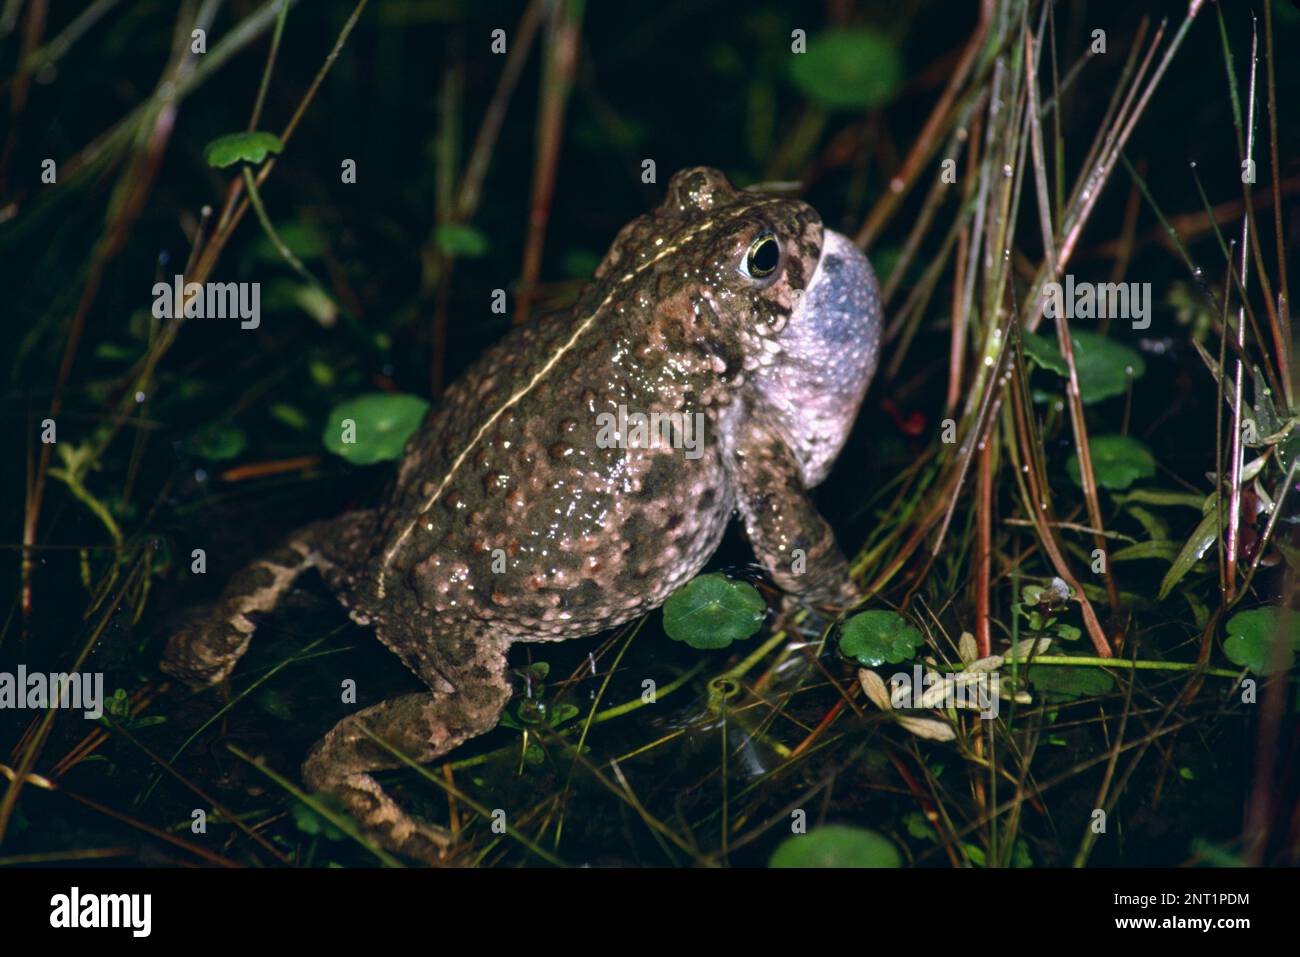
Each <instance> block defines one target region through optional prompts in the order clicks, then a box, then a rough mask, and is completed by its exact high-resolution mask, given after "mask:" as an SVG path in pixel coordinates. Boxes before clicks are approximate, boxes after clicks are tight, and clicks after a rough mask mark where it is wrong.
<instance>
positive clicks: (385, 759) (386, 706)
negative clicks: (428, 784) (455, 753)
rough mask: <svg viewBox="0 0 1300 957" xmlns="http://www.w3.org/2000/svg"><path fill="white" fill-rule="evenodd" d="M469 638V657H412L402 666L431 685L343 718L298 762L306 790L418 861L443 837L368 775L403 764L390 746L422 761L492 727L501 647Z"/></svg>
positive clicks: (432, 857)
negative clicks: (328, 798)
mask: <svg viewBox="0 0 1300 957" xmlns="http://www.w3.org/2000/svg"><path fill="white" fill-rule="evenodd" d="M472 642H473V643H472V645H468V647H472V648H473V649H474V653H473V656H472V661H461V662H459V663H457V664H449V663H448V662H447V660H446V658H445V656H441V655H439V656H437V659H436V661H435V659H434V658H432V657H431V658H430V659H428V660H427V661H426V660H421V656H419V655H416V656H413V659H412V660H409V661H408V663H409V664H411V665H412V667H414V668H415V669H416V670H417V672H419V673H420V674H421V677H422V678H423V679H424V680H425V681H426V682H427V683H428V684H429V685H430V687H431V688H432V689H433V690H431V691H429V692H427V693H417V694H407V695H402V696H400V697H397V698H390V699H389V700H387V701H382V702H380V703H379V704H377V705H373V706H371V707H369V708H365V709H364V710H362V711H358V712H357V713H356V714H354V715H350V716H349V717H347V718H344V719H343V720H342V721H340V722H339V723H338V724H336V725H335V726H334V727H333V728H331V729H330V730H329V731H328V732H327V733H326V734H325V737H323V738H321V740H320V741H319V742H317V744H316V745H315V746H314V747H313V748H312V750H311V753H310V754H309V755H308V756H307V760H306V761H305V762H304V764H303V766H302V775H303V780H304V781H305V782H306V784H307V786H308V788H310V789H311V790H313V791H319V792H322V793H324V794H328V795H331V796H332V797H335V798H337V799H338V800H340V801H341V802H342V803H343V806H344V807H345V808H346V810H347V812H348V813H349V814H350V815H352V817H353V818H354V819H355V820H356V821H357V823H358V824H360V825H361V828H362V830H363V831H364V832H365V833H366V834H367V836H369V837H370V838H371V839H373V840H375V841H376V842H377V843H379V844H380V845H381V846H383V847H384V848H386V849H387V850H390V851H393V852H395V853H397V854H401V855H403V856H406V857H412V858H416V859H418V860H421V861H424V862H425V863H431V864H432V863H438V862H439V861H440V860H441V858H442V855H443V852H444V851H445V850H446V847H447V845H448V843H449V842H450V838H449V835H448V834H447V833H446V832H445V831H444V830H443V829H442V828H439V827H436V826H434V825H431V824H428V823H426V822H424V821H421V820H419V819H417V818H415V817H412V816H411V815H409V814H407V813H406V812H405V811H403V810H402V809H401V808H400V807H399V806H398V805H397V804H396V802H394V801H393V799H392V798H391V797H389V795H388V794H386V793H385V792H384V789H383V788H382V787H380V785H379V782H378V781H376V780H375V778H374V776H373V772H375V771H381V770H386V769H389V768H398V767H403V766H404V765H405V764H406V762H405V761H403V760H402V759H401V758H400V757H398V756H397V754H395V753H394V752H395V751H396V752H398V753H400V754H401V755H404V756H405V757H406V758H408V759H409V760H411V761H414V762H415V763H417V764H426V763H428V762H430V761H433V760H435V759H436V758H439V757H441V756H442V755H444V754H446V753H447V752H448V751H450V750H452V749H453V748H455V747H456V746H457V745H459V744H461V743H462V742H465V741H468V740H469V739H470V738H473V737H475V736H476V735H479V734H482V733H484V732H485V731H490V730H491V729H492V728H493V727H495V726H496V723H497V720H498V719H499V718H500V716H501V710H502V709H503V708H504V707H505V705H506V702H507V701H509V700H510V682H509V680H508V678H507V676H506V650H507V649H508V647H509V645H508V642H505V641H503V640H501V639H500V638H498V637H495V636H492V635H490V634H487V633H486V632H485V633H483V634H479V635H475V636H474V637H473V639H472ZM466 646H467V645H466V644H464V641H463V640H462V642H461V647H466ZM381 742H382V743H381Z"/></svg>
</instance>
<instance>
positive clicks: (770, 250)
mask: <svg viewBox="0 0 1300 957" xmlns="http://www.w3.org/2000/svg"><path fill="white" fill-rule="evenodd" d="M780 261H781V244H780V243H778V242H777V241H776V236H774V235H773V234H772V233H771V232H768V231H764V232H762V233H760V234H759V237H758V238H757V239H755V240H754V241H753V243H751V244H750V246H749V252H747V253H745V262H744V263H743V264H742V265H741V267H740V269H741V272H743V273H744V274H745V275H746V276H748V277H749V278H750V279H764V278H766V277H768V276H770V275H772V273H774V272H775V271H776V267H777V264H778V263H780Z"/></svg>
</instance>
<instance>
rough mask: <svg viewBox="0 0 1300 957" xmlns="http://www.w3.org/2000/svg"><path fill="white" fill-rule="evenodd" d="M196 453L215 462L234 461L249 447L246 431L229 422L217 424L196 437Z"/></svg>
mask: <svg viewBox="0 0 1300 957" xmlns="http://www.w3.org/2000/svg"><path fill="white" fill-rule="evenodd" d="M193 444H194V451H195V452H196V453H197V454H198V455H199V456H200V457H201V458H205V459H209V460H210V461H213V462H221V461H224V460H226V459H233V458H235V457H236V456H237V455H239V453H240V452H242V451H244V448H245V447H246V446H247V445H248V436H247V435H245V434H244V430H243V429H241V428H239V427H238V426H234V425H231V424H230V423H228V422H215V423H213V424H212V425H209V426H207V427H206V428H203V429H200V430H199V432H198V433H197V434H196V435H195V436H194V442H193Z"/></svg>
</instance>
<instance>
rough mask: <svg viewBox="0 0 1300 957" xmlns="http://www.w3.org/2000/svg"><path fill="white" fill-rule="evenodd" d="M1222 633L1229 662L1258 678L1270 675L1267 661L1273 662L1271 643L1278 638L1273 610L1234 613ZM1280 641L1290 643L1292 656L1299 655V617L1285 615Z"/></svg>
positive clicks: (1276, 620)
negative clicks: (1284, 624)
mask: <svg viewBox="0 0 1300 957" xmlns="http://www.w3.org/2000/svg"><path fill="white" fill-rule="evenodd" d="M1225 630H1226V631H1227V634H1228V637H1227V638H1226V639H1225V640H1224V642H1223V653H1224V654H1225V655H1227V656H1228V660H1229V661H1231V662H1232V663H1233V664H1234V665H1241V666H1242V667H1243V668H1249V669H1250V670H1251V671H1253V672H1254V673H1255V674H1257V675H1267V674H1271V673H1272V672H1271V671H1270V660H1269V659H1270V658H1272V650H1273V640H1274V638H1276V637H1277V635H1278V615H1277V609H1276V608H1274V607H1272V606H1269V605H1265V606H1264V607H1263V608H1252V609H1251V610H1250V611H1240V612H1237V614H1235V615H1233V616H1232V617H1231V618H1229V619H1228V625H1227V628H1226V629H1225ZM1283 640H1289V641H1290V642H1291V651H1292V653H1295V652H1300V613H1296V612H1291V613H1290V614H1288V615H1287V617H1286V632H1285V633H1284V634H1283ZM1284 664H1286V662H1285V661H1284Z"/></svg>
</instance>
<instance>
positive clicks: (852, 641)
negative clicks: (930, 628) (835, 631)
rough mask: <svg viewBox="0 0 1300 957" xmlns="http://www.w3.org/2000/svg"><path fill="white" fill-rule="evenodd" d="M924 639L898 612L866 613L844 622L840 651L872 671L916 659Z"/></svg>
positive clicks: (879, 610)
mask: <svg viewBox="0 0 1300 957" xmlns="http://www.w3.org/2000/svg"><path fill="white" fill-rule="evenodd" d="M924 642H925V638H924V636H922V634H921V633H920V632H919V631H917V630H916V628H915V627H914V626H913V625H912V624H911V623H910V622H909V621H908V620H907V619H906V618H904V617H903V616H902V615H900V614H899V613H898V612H896V611H885V610H883V609H877V610H875V611H864V612H862V613H860V614H857V615H854V616H853V617H852V618H850V619H849V620H848V621H846V622H845V623H844V630H843V632H842V633H841V634H840V651H841V652H843V653H844V654H845V655H847V656H848V657H850V658H856V659H857V660H858V661H859V662H860V663H862V664H864V665H866V666H867V667H868V668H876V667H879V666H880V665H883V664H891V665H896V664H900V663H902V662H904V661H911V660H912V659H913V658H915V657H916V649H917V648H918V647H919V646H920V645H922V644H923V643H924Z"/></svg>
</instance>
